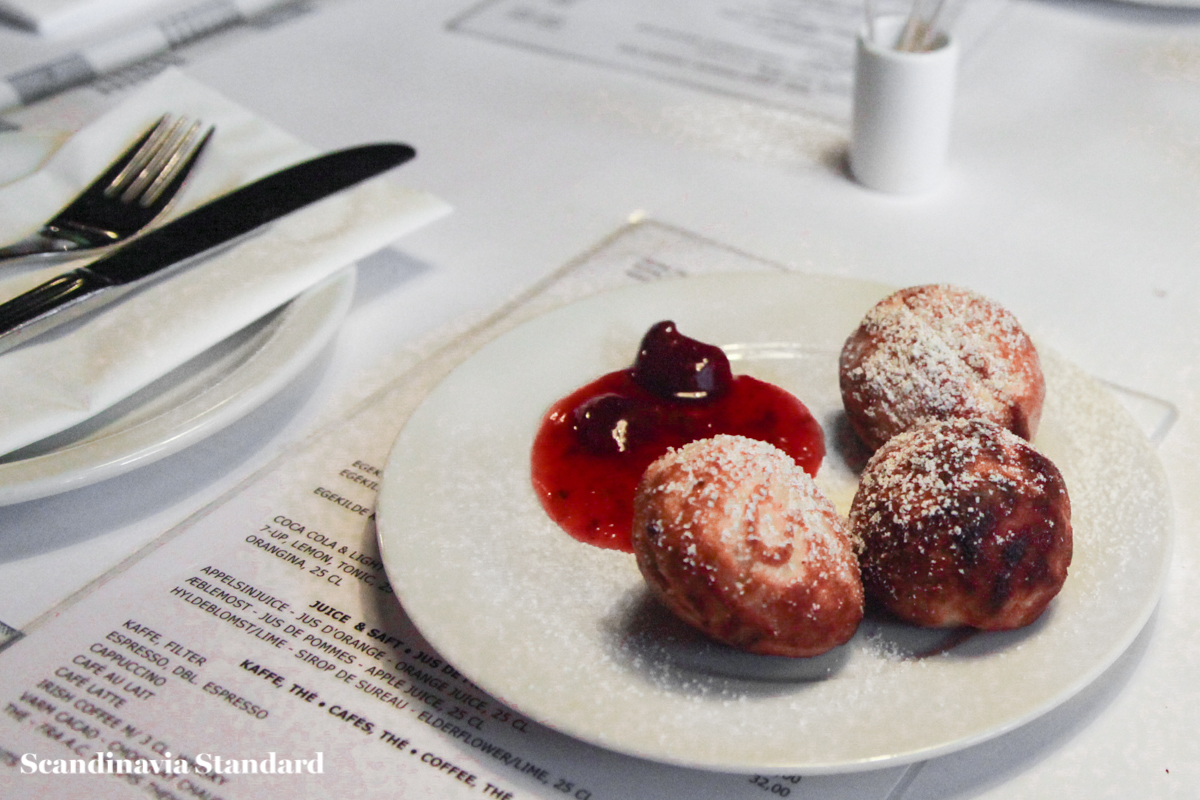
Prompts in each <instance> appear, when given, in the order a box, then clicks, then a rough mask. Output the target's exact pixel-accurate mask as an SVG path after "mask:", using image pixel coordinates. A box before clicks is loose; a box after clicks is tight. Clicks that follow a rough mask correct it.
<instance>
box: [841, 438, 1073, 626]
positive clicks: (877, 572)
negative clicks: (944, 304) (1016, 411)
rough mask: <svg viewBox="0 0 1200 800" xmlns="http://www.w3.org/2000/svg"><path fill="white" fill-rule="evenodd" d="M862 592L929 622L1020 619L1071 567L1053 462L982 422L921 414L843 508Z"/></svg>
mask: <svg viewBox="0 0 1200 800" xmlns="http://www.w3.org/2000/svg"><path fill="white" fill-rule="evenodd" d="M850 530H851V535H852V536H854V537H855V539H856V542H857V546H858V547H859V548H860V552H859V563H860V565H861V567H862V578H863V585H864V588H865V589H866V593H867V597H868V598H869V599H870V600H871V601H873V602H876V603H878V604H880V605H881V606H883V607H884V608H886V609H887V610H889V611H891V612H892V613H893V614H895V615H896V616H898V617H900V618H901V619H904V620H907V621H909V622H912V623H915V624H917V625H924V626H929V627H954V626H961V625H969V626H973V627H976V628H981V629H985V630H1004V629H1009V628H1019V627H1022V626H1024V625H1028V624H1029V623H1031V622H1033V621H1034V620H1035V619H1037V618H1038V616H1039V615H1041V613H1042V612H1043V610H1045V608H1046V606H1047V605H1048V604H1049V603H1050V601H1051V600H1052V599H1053V598H1054V596H1055V595H1057V594H1058V591H1059V589H1061V588H1062V585H1063V582H1064V581H1065V580H1066V578H1067V568H1068V567H1069V566H1070V564H1071V552H1072V536H1071V501H1070V499H1069V498H1068V496H1067V488H1066V485H1065V484H1064V483H1063V478H1062V475H1061V474H1060V473H1059V471H1058V468H1057V467H1055V466H1054V464H1053V463H1051V461H1050V460H1049V459H1048V458H1046V457H1045V456H1044V455H1042V454H1041V453H1039V452H1037V451H1036V450H1034V449H1033V448H1032V447H1031V446H1030V445H1029V444H1028V443H1027V442H1025V441H1024V440H1023V439H1021V438H1019V437H1017V436H1016V435H1014V434H1012V433H1011V432H1009V431H1008V430H1006V429H1004V428H1001V427H1000V426H999V425H996V424H995V423H992V422H988V421H986V420H978V419H976V420H959V419H956V420H946V421H935V422H928V423H925V424H922V425H919V426H917V427H915V428H912V429H910V430H908V431H906V432H905V433H902V434H900V435H898V436H896V437H894V438H892V439H891V440H890V441H888V443H887V444H885V445H884V446H883V447H881V448H880V449H879V450H878V451H876V453H875V454H874V455H873V456H872V457H871V460H870V461H869V462H868V463H867V467H866V469H865V470H864V472H863V474H862V477H861V481H860V483H859V488H858V492H857V494H856V495H855V497H854V502H853V504H852V505H851V508H850Z"/></svg>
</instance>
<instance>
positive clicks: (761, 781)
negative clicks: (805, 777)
mask: <svg viewBox="0 0 1200 800" xmlns="http://www.w3.org/2000/svg"><path fill="white" fill-rule="evenodd" d="M799 783H800V776H799V775H777V776H775V777H767V776H766V775H752V776H750V785H751V786H757V787H758V788H759V789H762V790H763V791H764V792H769V793H770V794H773V795H775V796H776V797H787V796H788V795H790V794H791V793H792V786H796V785H797V784H799Z"/></svg>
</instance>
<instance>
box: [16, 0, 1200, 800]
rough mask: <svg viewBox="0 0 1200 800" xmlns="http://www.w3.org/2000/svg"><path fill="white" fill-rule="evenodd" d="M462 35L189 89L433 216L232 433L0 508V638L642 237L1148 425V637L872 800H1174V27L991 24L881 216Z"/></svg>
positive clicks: (1196, 84)
mask: <svg viewBox="0 0 1200 800" xmlns="http://www.w3.org/2000/svg"><path fill="white" fill-rule="evenodd" d="M468 7H470V3H469V2H453V3H451V2H446V1H445V0H441V1H440V2H437V1H434V0H424V1H422V0H408V1H407V2H404V3H398V2H395V0H338V1H337V2H329V3H328V4H326V5H323V6H319V7H317V8H316V10H315V11H313V12H312V13H309V14H307V15H305V16H303V17H301V18H299V19H296V20H294V21H292V22H291V23H289V24H287V25H281V26H278V27H277V28H274V29H272V30H270V31H269V32H266V33H264V34H262V35H259V36H255V37H253V38H243V39H237V38H233V39H231V40H230V41H229V42H228V43H227V44H226V45H225V46H221V47H211V48H208V49H207V50H205V51H204V52H201V53H198V54H197V55H196V56H195V57H193V58H191V59H189V61H188V63H187V64H186V65H185V67H184V69H185V71H186V72H187V73H188V74H190V75H191V76H193V77H195V78H197V79H199V80H201V81H203V82H205V83H207V84H209V85H211V86H213V87H215V88H217V89H219V90H221V91H223V92H224V93H226V94H227V95H228V96H230V97H231V98H233V99H234V100H236V101H238V102H240V103H242V104H244V105H246V106H247V107H249V108H251V109H253V110H254V111H256V112H257V113H259V114H261V115H262V116H264V117H266V118H268V119H270V120H271V121H273V122H275V123H277V124H278V125H280V126H282V127H283V128H285V129H287V130H289V131H291V132H292V133H294V134H296V135H297V136H298V137H300V138H302V139H305V140H307V141H309V142H311V143H312V144H314V145H317V146H319V147H322V148H332V147H336V146H341V145H349V144H355V143H359V142H362V141H367V140H373V139H401V140H404V141H407V142H409V143H411V144H413V145H415V146H416V147H417V149H418V151H419V156H418V158H417V160H416V161H415V162H413V163H412V164H411V165H408V166H406V167H404V169H405V171H406V174H405V179H406V181H407V182H409V183H410V184H411V185H414V186H418V187H421V188H423V189H426V190H429V191H431V192H433V193H434V194H436V195H438V196H440V197H442V198H443V199H445V200H447V201H449V202H450V203H451V204H452V205H453V206H454V208H455V211H454V213H453V214H452V215H451V216H450V217H447V218H446V219H444V220H442V221H440V222H438V223H435V224H434V225H432V226H430V227H428V228H426V229H424V230H421V231H419V232H417V233H415V234H413V235H410V236H408V237H406V238H405V239H403V240H401V241H400V242H398V243H396V244H395V245H394V246H393V247H392V248H389V249H388V250H385V251H382V252H381V253H379V254H377V255H375V256H373V257H372V258H370V259H368V260H367V261H366V262H364V263H363V265H362V267H361V271H360V283H359V288H358V292H357V296H356V299H355V303H354V307H353V309H352V311H351V313H350V317H349V319H348V320H347V322H346V324H345V326H344V328H343V330H342V331H341V333H340V335H339V337H338V339H337V341H336V343H335V344H334V345H333V346H332V347H331V348H330V350H329V351H328V352H327V353H326V354H325V355H324V356H322V358H321V359H320V360H319V361H318V362H317V363H316V364H315V365H314V366H313V368H312V369H311V370H310V371H309V373H308V374H306V375H305V376H304V377H302V378H301V379H299V380H298V381H297V382H296V383H295V384H294V385H292V386H291V387H289V388H288V389H287V390H286V391H285V392H284V393H283V394H281V395H280V396H279V397H277V398H276V399H274V400H273V401H271V402H269V403H268V404H267V405H266V406H264V407H263V408H261V409H260V410H259V411H257V412H255V413H254V414H252V415H251V416H249V417H247V418H246V419H244V420H243V421H241V422H239V423H237V424H235V425H234V426H233V427H232V428H230V429H227V430H226V431H224V432H222V433H219V434H217V435H216V436H214V437H213V438H211V439H209V440H207V441H205V442H203V443H201V444H200V445H197V446H196V447H193V448H191V449H190V450H187V451H185V452H183V453H181V454H178V455H176V456H173V457H171V458H169V459H167V460H165V461H164V462H161V463H160V464H159V465H158V466H156V467H155V468H153V469H147V470H141V471H139V472H137V473H134V474H131V475H128V476H125V477H122V478H117V479H114V480H111V481H109V482H107V483H103V484H100V485H97V486H93V487H90V488H85V489H81V490H78V491H75V492H71V493H69V494H66V495H61V496H58V497H52V498H48V499H45V500H40V501H34V502H30V503H25V504H22V505H18V506H10V507H6V508H0V620H3V621H4V622H7V623H9V624H11V625H14V626H16V627H20V626H22V625H23V624H25V623H27V622H29V621H30V620H32V619H34V618H35V617H36V616H37V615H38V614H40V613H42V611H44V610H45V609H46V608H48V607H50V606H51V605H53V604H54V603H55V602H57V601H58V600H60V599H62V597H63V596H64V594H65V593H67V591H68V589H69V587H72V586H77V585H81V584H82V583H84V582H86V581H87V580H88V579H90V578H91V577H93V576H95V575H98V574H100V573H102V572H103V571H104V570H105V569H107V568H108V567H109V566H111V565H113V564H114V563H116V562H118V561H119V560H121V559H122V558H124V557H125V556H127V555H128V554H129V553H131V552H133V551H134V550H136V549H137V548H138V547H139V546H140V545H142V544H144V543H145V542H147V541H149V540H151V539H153V538H154V537H155V536H156V535H157V534H159V533H160V532H161V531H163V530H165V529H166V528H168V527H170V526H171V525H173V524H174V523H176V522H178V521H179V520H181V519H184V518H185V517H186V516H187V515H189V514H190V513H192V512H193V511H195V510H197V509H199V508H201V507H203V506H204V505H205V504H206V503H208V502H210V501H211V500H213V499H215V498H218V497H220V496H221V494H222V493H224V492H226V491H228V490H229V489H231V488H232V487H234V486H236V485H237V483H238V482H239V481H240V480H242V479H243V478H244V477H246V476H247V475H249V474H251V473H252V472H253V471H254V470H255V469H257V468H259V467H261V466H262V465H264V464H265V463H267V462H268V461H269V460H270V459H271V458H272V457H274V456H275V455H277V454H278V453H279V452H280V451H281V450H282V449H283V448H285V447H286V446H288V445H289V444H290V443H294V442H296V441H298V440H299V439H300V438H301V437H303V436H304V435H305V434H306V433H309V432H311V431H313V430H316V429H317V428H319V427H320V426H321V424H323V423H324V422H327V421H329V420H332V419H335V418H337V417H338V416H339V415H341V414H342V413H344V412H345V411H346V410H347V409H348V408H350V407H351V406H352V405H353V404H354V403H355V402H356V401H357V400H359V399H361V398H363V397H365V396H366V395H367V394H369V393H370V391H371V390H372V389H374V388H377V387H379V386H381V385H383V384H384V383H386V382H387V380H388V379H389V377H390V376H391V375H393V374H394V373H395V370H396V369H397V365H398V364H399V363H400V362H401V361H402V360H403V358H404V354H405V352H406V350H407V348H410V347H411V346H413V345H414V344H415V343H417V342H419V341H421V339H422V338H423V337H425V336H428V335H430V334H432V333H433V332H435V331H437V330H439V329H441V328H442V327H443V326H446V325H449V324H451V323H454V322H455V321H460V320H462V319H464V318H470V317H472V316H478V315H480V314H483V313H485V312H487V311H488V310H490V309H493V308H495V307H496V306H497V305H498V304H499V302H500V301H501V300H502V299H503V298H506V297H509V296H512V295H514V294H516V293H517V292H519V291H520V290H521V289H523V288H525V287H527V286H529V285H530V284H532V283H533V282H535V281H536V280H538V279H539V278H541V277H543V276H545V275H546V274H548V273H549V272H551V271H552V270H554V269H555V268H557V267H558V266H560V265H561V264H563V263H564V262H566V261H568V260H569V259H571V258H573V257H575V256H577V255H578V254H580V253H581V252H583V251H585V250H587V249H588V248H589V247H591V246H592V245H594V244H595V243H596V242H597V241H599V240H600V239H602V238H603V237H604V236H606V235H608V234H609V233H611V232H612V231H613V230H614V229H616V228H617V227H618V226H619V225H621V224H622V223H623V222H624V221H626V220H627V219H628V218H629V217H630V216H631V215H635V214H638V215H642V214H644V215H645V216H647V217H650V218H653V219H657V220H660V221H663V222H667V223H670V224H673V225H677V226H679V227H682V228H685V229H687V230H690V231H693V232H695V233H698V234H701V235H703V236H706V237H709V238H712V239H714V240H717V241H720V242H722V243H725V244H728V245H731V246H734V247H737V248H740V249H742V250H745V251H747V252H750V253H753V254H755V255H758V256H762V257H765V258H767V259H771V260H774V261H777V262H781V263H785V264H788V265H792V266H796V267H799V268H801V269H805V270H808V271H813V272H823V273H831V274H837V275H844V276H852V277H859V278H866V279H872V280H879V281H884V282H888V283H892V284H895V285H907V284H915V283H925V282H934V281H949V282H954V283H959V284H963V285H966V286H970V287H972V288H974V289H976V290H978V291H980V292H983V293H985V294H988V295H991V296H993V297H995V298H997V299H998V300H1000V301H1001V302H1003V303H1004V304H1005V305H1006V306H1008V307H1009V308H1011V309H1012V310H1013V311H1014V312H1015V313H1016V314H1017V315H1018V316H1019V317H1020V318H1021V319H1022V320H1023V321H1024V322H1025V324H1026V326H1027V327H1028V328H1029V329H1030V330H1031V331H1032V332H1034V333H1035V335H1036V336H1038V337H1039V338H1040V339H1041V340H1042V341H1045V342H1048V343H1050V344H1051V345H1052V346H1053V347H1054V348H1056V349H1057V350H1058V351H1060V352H1061V353H1063V354H1064V355H1066V356H1067V357H1069V358H1070V359H1071V360H1073V361H1075V362H1076V363H1078V364H1080V365H1081V366H1083V367H1084V368H1085V369H1087V370H1089V371H1090V372H1091V373H1093V374H1094V375H1096V376H1098V377H1100V378H1103V379H1106V380H1109V381H1112V382H1115V383H1118V384H1120V385H1123V386H1126V387H1130V388H1133V389H1136V390H1139V391H1142V392H1146V393H1148V394H1150V395H1153V396H1155V397H1158V398H1162V399H1163V400H1166V401H1168V402H1170V403H1172V404H1174V405H1175V406H1176V408H1177V409H1178V411H1179V413H1180V417H1179V419H1178V421H1177V422H1176V423H1175V425H1174V427H1173V428H1172V430H1171V432H1170V434H1169V435H1168V436H1167V438H1166V439H1165V441H1164V442H1163V443H1162V444H1161V445H1160V447H1159V453H1160V456H1161V458H1162V461H1163V464H1164V466H1165V468H1166V471H1167V474H1168V475H1169V479H1170V482H1171V486H1172V491H1173V494H1174V503H1175V509H1174V511H1175V522H1176V537H1177V539H1176V551H1175V558H1174V564H1173V567H1172V572H1171V576H1170V579H1169V582H1168V585H1167V588H1166V592H1165V595H1164V597H1163V599H1162V601H1161V604H1160V607H1159V609H1158V611H1157V612H1156V614H1155V615H1154V617H1153V618H1152V619H1151V622H1150V624H1149V626H1148V627H1147V629H1146V630H1145V631H1144V632H1143V634H1142V635H1141V636H1140V637H1139V639H1138V640H1137V641H1136V642H1135V644H1134V646H1133V647H1132V648H1131V649H1130V651H1129V652H1128V653H1127V654H1126V655H1125V656H1124V657H1123V658H1122V659H1121V660H1120V661H1119V662H1118V663H1117V664H1116V665H1115V666H1114V667H1113V668H1112V669H1111V670H1110V671H1109V672H1108V673H1106V674H1105V675H1104V676H1103V677H1102V678H1101V679H1100V680H1099V681H1098V682H1097V683H1096V684H1094V685H1093V686H1092V687H1091V688H1089V689H1088V690H1086V691H1085V692H1084V693H1083V694H1082V695H1080V696H1078V697H1077V698H1075V699H1074V700H1072V701H1070V702H1069V703H1068V704H1067V705H1066V706H1064V707H1062V708H1060V709H1058V710H1056V711H1055V712H1052V713H1051V714H1049V715H1047V716H1046V717H1044V718H1042V719H1040V720H1038V721H1035V722H1034V723H1032V724H1030V725H1027V726H1025V727H1023V728H1021V729H1020V730H1018V731H1017V732H1015V733H1013V734H1009V735H1007V736H1004V737H1002V738H1000V739H999V740H996V741H994V742H991V743H987V744H984V745H981V746H978V747H975V748H971V749H969V750H966V751H963V752H961V753H959V754H957V755H952V756H949V757H945V758H942V759H939V760H936V761H933V762H929V763H927V764H926V765H924V766H923V767H922V768H921V769H920V770H919V771H916V772H914V773H912V774H911V775H910V776H909V777H910V778H911V781H910V782H907V783H905V784H902V785H901V786H900V787H897V792H896V793H895V797H896V798H897V799H898V798H901V797H903V798H906V799H908V798H913V799H915V798H968V797H970V798H1001V797H1003V798H1013V797H1030V798H1066V797H1071V798H1074V797H1079V798H1105V797H1130V796H1139V797H1146V798H1160V797H1161V798H1191V797H1195V796H1197V794H1196V793H1197V792H1200V788H1198V787H1200V736H1197V735H1196V733H1195V729H1196V725H1197V723H1200V681H1197V679H1196V675H1197V674H1198V671H1200V588H1197V587H1198V583H1197V581H1196V580H1195V579H1194V576H1195V574H1196V570H1197V569H1198V568H1200V564H1198V563H1197V561H1198V557H1197V556H1198V553H1197V544H1196V531H1197V526H1198V524H1200V473H1198V471H1197V469H1196V465H1197V463H1198V462H1200V428H1198V424H1200V12H1196V11H1191V12H1188V11H1169V10H1161V9H1152V8H1149V9H1148V8H1143V7H1137V6H1125V5H1120V4H1115V3H1106V2H1084V0H1075V1H1073V2H1067V1H1066V0H1059V1H1057V2H1050V1H1049V0H1013V1H1012V2H1010V3H1008V4H1007V5H1006V7H1005V8H1004V11H1003V13H1002V14H1000V15H998V16H997V17H996V19H995V20H994V24H993V25H992V27H991V29H990V32H989V34H988V35H987V36H986V37H984V38H983V39H981V40H979V41H977V42H975V43H974V44H973V46H972V47H971V48H969V49H968V50H967V51H966V52H964V60H963V64H962V72H961V76H960V91H959V98H958V106H957V116H956V120H955V128H954V140H953V145H952V154H951V159H952V168H951V172H950V175H949V177H948V179H947V181H946V182H945V184H944V185H943V186H942V187H941V188H940V189H939V190H937V191H936V192H934V193H931V194H929V195H926V196H922V197H917V198H897V197H891V196H885V195H880V194H875V193H872V192H870V191H867V190H865V189H863V188H861V187H859V186H857V185H855V184H854V183H852V182H851V181H849V180H848V179H847V178H846V176H845V175H844V173H843V171H842V169H841V167H840V162H839V160H838V158H839V157H838V153H839V152H840V151H841V149H842V148H844V146H845V134H846V132H845V129H844V127H843V126H841V125H838V124H834V123H831V122H821V121H814V120H810V119H807V118H805V117H803V116H800V115H797V114H788V113H783V112H780V111H778V110H774V109H769V108H766V107H764V106H756V105H752V104H749V103H747V102H745V101H740V100H736V99H732V98H728V97H723V96H720V95H717V94H710V93H705V92H703V91H700V90H697V89H693V88H688V87H683V86H677V85H673V84H670V83H666V82H660V81H655V80H652V79H649V78H646V77H642V76H638V75H633V74H629V73H625V72H621V71H617V70H612V69H607V68H604V67H601V66H596V65H592V64H587V63H578V62H572V61H568V60H564V59H557V58H554V57H552V56H548V55H545V54H541V53H536V52H532V51H528V50H523V49H519V48H515V47H511V46H507V45H504V44H500V43H496V42H489V41H485V40H482V39H478V38H475V37H471V36H465V35H462V34H459V33H453V32H449V31H447V29H446V22H447V21H448V20H449V19H450V18H451V17H453V16H455V15H456V14H457V13H460V12H461V11H463V10H464V9H466V8H468ZM28 36H29V34H16V33H14V32H12V31H0V72H3V73H5V74H7V73H8V72H9V71H11V70H10V69H5V67H8V66H9V64H7V63H5V61H4V58H5V56H4V55H3V53H4V52H6V51H5V48H4V47H3V44H2V43H3V42H5V41H10V42H14V41H20V42H22V43H23V44H22V47H23V48H28V46H29V45H28V40H27V39H22V38H20V37H28ZM8 52H15V51H14V50H12V49H10V50H9V51H8ZM50 102H70V96H69V95H68V96H64V97H60V98H58V99H56V100H53V101H50ZM1135 793H1136V794H1135Z"/></svg>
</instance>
